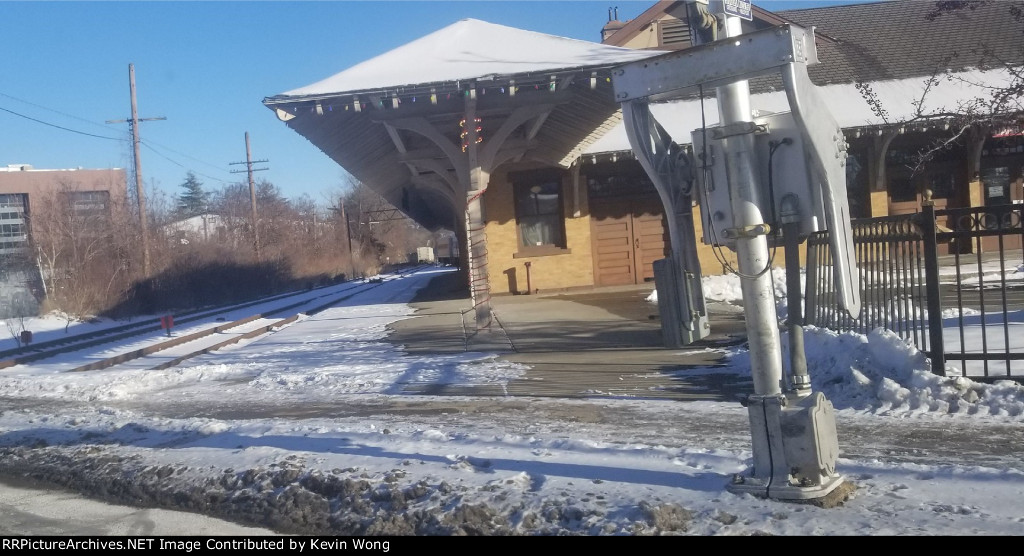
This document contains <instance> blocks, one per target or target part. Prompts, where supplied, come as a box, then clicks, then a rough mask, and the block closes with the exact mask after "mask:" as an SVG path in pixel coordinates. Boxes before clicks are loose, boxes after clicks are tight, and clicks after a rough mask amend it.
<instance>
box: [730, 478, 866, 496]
mask: <svg viewBox="0 0 1024 556" xmlns="http://www.w3.org/2000/svg"><path fill="white" fill-rule="evenodd" d="M766 483H767V482H766V481H763V480H759V479H756V478H754V477H744V476H742V475H737V476H735V477H733V482H732V483H730V484H729V485H726V487H725V488H726V490H728V491H729V492H732V493H733V494H750V495H753V496H757V497H758V498H771V499H773V500H812V499H817V498H823V497H826V496H828V495H830V494H832V493H834V492H835V493H837V494H840V493H841V494H842V496H843V498H844V499H845V497H846V496H848V495H849V493H848V492H845V491H846V489H839V487H841V486H843V484H844V483H846V479H844V478H843V476H842V475H834V476H832V477H828V478H827V479H825V481H824V482H822V483H821V484H817V485H812V486H799V485H790V484H786V485H782V486H769V485H768V484H766Z"/></svg>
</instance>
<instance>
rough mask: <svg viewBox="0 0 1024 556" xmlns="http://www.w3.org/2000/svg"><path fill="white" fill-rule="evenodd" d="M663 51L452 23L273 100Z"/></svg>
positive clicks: (614, 60) (605, 62)
mask: <svg viewBox="0 0 1024 556" xmlns="http://www.w3.org/2000/svg"><path fill="white" fill-rule="evenodd" d="M655 54H661V52H655V51H639V50H634V49H630V48H622V47H617V46H608V45H603V44H600V43H594V42H589V41H582V40H577V39H569V38H566V37H559V36H555V35H547V34H544V33H537V32H533V31H524V30H522V29H516V28H514V27H507V26H504V25H497V24H494V23H488V22H486V21H480V20H478V19H463V20H460V21H458V22H456V23H454V24H452V25H449V26H448V27H445V28H443V29H440V30H438V31H435V32H433V33H431V34H429V35H426V36H424V37H422V38H419V39H416V40H414V41H412V42H410V43H407V44H405V45H403V46H400V47H398V48H396V49H394V50H391V51H390V52H386V53H384V54H381V55H380V56H377V57H375V58H371V59H369V60H367V61H365V62H362V63H359V64H356V65H354V66H352V67H350V68H349V69H347V70H345V71H343V72H341V73H338V74H336V75H333V76H331V77H328V78H326V79H323V80H321V81H317V82H316V83H313V84H311V85H307V86H305V87H299V88H298V89H293V90H291V91H288V92H285V93H282V94H280V95H277V96H275V97H271V99H268V100H271V101H277V100H285V99H291V100H295V99H298V98H303V97H322V96H334V95H338V94H358V93H370V92H375V91H381V90H387V91H394V90H396V89H403V88H405V89H416V88H423V87H429V86H430V85H442V84H446V83H450V82H459V81H471V80H480V81H487V80H501V79H502V78H513V77H516V76H527V75H531V74H538V73H540V74H544V75H542V77H545V78H546V77H547V75H546V72H563V71H571V70H579V69H586V68H591V67H607V66H611V65H616V64H621V63H625V62H631V61H633V60H640V59H643V58H648V57H650V56H653V55H655Z"/></svg>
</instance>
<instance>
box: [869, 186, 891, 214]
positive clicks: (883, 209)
mask: <svg viewBox="0 0 1024 556" xmlns="http://www.w3.org/2000/svg"><path fill="white" fill-rule="evenodd" d="M879 216H889V192H888V191H872V192H871V217H872V218H876V217H879Z"/></svg>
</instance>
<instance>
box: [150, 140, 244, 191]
mask: <svg viewBox="0 0 1024 556" xmlns="http://www.w3.org/2000/svg"><path fill="white" fill-rule="evenodd" d="M141 143H142V145H143V146H144V147H146V148H147V149H149V150H150V151H152V152H153V153H154V154H156V155H157V156H159V157H160V158H162V159H164V160H166V161H167V162H170V163H171V164H174V165H175V166H179V167H181V168H188V169H189V170H191V171H192V172H193V173H194V174H196V175H199V176H202V177H204V178H207V179H211V180H213V181H219V182H221V183H234V182H230V181H228V180H223V179H221V178H217V177H214V176H209V175H206V174H204V173H202V172H196V171H195V170H192V168H190V167H188V166H185V165H184V164H182V163H180V162H178V161H177V160H174V159H173V158H170V157H169V156H167V155H165V154H164V153H162V152H160V151H158V150H156V149H155V148H153V146H152V145H150V143H149V142H148V141H141ZM167 150H171V149H167ZM171 152H174V151H171ZM178 154H181V153H178ZM182 156H187V155H182ZM199 162H202V161H201V160H200V161H199ZM204 164H205V163H204ZM225 171H226V170H225Z"/></svg>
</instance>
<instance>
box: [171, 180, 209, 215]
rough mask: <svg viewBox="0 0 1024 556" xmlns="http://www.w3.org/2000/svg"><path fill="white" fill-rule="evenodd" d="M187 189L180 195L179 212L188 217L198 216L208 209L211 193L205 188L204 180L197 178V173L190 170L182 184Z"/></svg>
mask: <svg viewBox="0 0 1024 556" xmlns="http://www.w3.org/2000/svg"><path fill="white" fill-rule="evenodd" d="M180 187H181V188H182V189H184V190H185V191H184V192H182V193H181V195H178V207H177V208H178V211H177V212H178V214H179V215H180V216H182V217H185V218H188V217H190V216H198V215H200V214H203V213H204V212H206V211H207V209H208V206H209V203H210V194H209V192H207V191H206V190H205V189H203V182H201V181H199V180H198V179H196V175H195V174H194V173H192V172H189V173H188V174H187V175H186V177H185V182H184V183H182V184H181V186H180Z"/></svg>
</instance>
